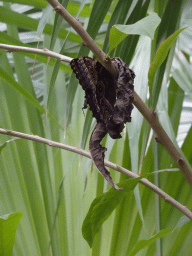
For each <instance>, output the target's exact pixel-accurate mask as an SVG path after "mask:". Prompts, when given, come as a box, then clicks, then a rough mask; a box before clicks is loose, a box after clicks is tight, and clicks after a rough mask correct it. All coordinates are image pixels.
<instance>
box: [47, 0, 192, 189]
mask: <svg viewBox="0 0 192 256" xmlns="http://www.w3.org/2000/svg"><path fill="white" fill-rule="evenodd" d="M47 2H49V3H50V4H51V5H52V7H53V8H54V9H55V11H56V12H58V13H59V14H60V15H61V16H62V17H63V18H64V19H65V20H66V21H67V22H68V23H69V24H70V25H71V26H72V27H73V28H74V29H75V30H76V32H77V33H78V34H79V35H80V36H81V38H82V39H83V42H84V43H85V44H86V46H87V47H89V49H90V50H91V51H92V52H93V53H94V54H95V55H96V56H97V58H98V60H99V61H100V62H101V64H103V65H104V66H105V67H106V69H108V71H109V72H111V74H113V75H115V73H116V71H115V68H114V67H113V64H112V62H111V61H110V58H107V59H106V54H105V53H104V52H103V51H102V50H101V49H100V47H99V46H98V45H97V44H96V43H95V42H94V40H93V39H92V38H91V37H90V35H89V34H88V33H87V31H86V30H85V29H84V28H83V26H82V24H81V23H80V22H79V21H78V20H76V19H75V18H74V17H73V16H72V15H70V14H69V13H68V12H67V10H66V9H65V8H64V7H63V6H62V5H61V4H60V3H59V2H58V1H57V0H47ZM133 96H134V102H133V103H134V105H135V106H136V108H137V109H138V110H139V111H140V112H141V114H142V115H143V116H144V117H145V118H146V120H147V121H148V122H149V124H150V125H151V127H152V128H153V130H154V131H155V133H156V135H157V141H158V142H160V143H161V145H162V146H163V147H164V148H165V149H166V150H167V151H168V153H169V154H170V156H171V157H172V159H173V161H174V162H175V163H176V164H177V165H178V167H179V170H180V171H181V172H182V174H183V176H184V178H185V179H186V181H187V182H188V184H189V185H190V187H192V169H191V167H190V166H189V165H188V163H187V162H186V160H185V158H184V156H183V155H182V154H181V153H180V151H179V150H178V149H177V148H176V147H175V145H174V144H173V142H172V141H171V139H170V138H169V136H168V134H167V133H166V132H165V130H164V129H163V127H162V125H161V124H160V122H159V121H158V117H157V115H156V114H155V112H154V111H153V110H151V109H150V108H148V107H147V105H146V104H145V103H144V102H143V100H142V99H141V98H140V97H139V95H138V94H137V93H136V92H134V94H133Z"/></svg>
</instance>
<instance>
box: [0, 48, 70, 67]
mask: <svg viewBox="0 0 192 256" xmlns="http://www.w3.org/2000/svg"><path fill="white" fill-rule="evenodd" d="M0 48H1V49H5V50H7V51H8V52H16V51H17V52H30V53H35V54H42V55H47V56H49V57H53V58H55V59H58V60H60V61H65V62H68V63H70V62H71V60H72V58H70V57H67V56H65V55H62V54H59V53H56V52H53V51H50V50H49V49H47V48H43V49H38V48H31V47H24V46H17V45H9V44H0Z"/></svg>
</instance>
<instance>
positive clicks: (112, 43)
mask: <svg viewBox="0 0 192 256" xmlns="http://www.w3.org/2000/svg"><path fill="white" fill-rule="evenodd" d="M160 21H161V19H160V18H159V16H158V15H157V14H156V13H152V14H150V15H149V16H147V17H145V18H143V19H141V20H140V21H137V22H136V23H134V24H131V25H115V26H113V27H112V28H111V31H110V35H109V51H111V50H113V49H114V48H115V47H116V46H117V45H118V44H119V43H120V42H121V41H123V39H124V38H125V37H127V36H128V35H142V36H148V37H150V38H151V39H153V38H154V33H155V30H156V28H157V27H158V25H159V23H160Z"/></svg>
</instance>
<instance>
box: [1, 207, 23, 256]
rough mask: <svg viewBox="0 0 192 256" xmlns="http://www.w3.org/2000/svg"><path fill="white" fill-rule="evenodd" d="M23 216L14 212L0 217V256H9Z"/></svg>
mask: <svg viewBox="0 0 192 256" xmlns="http://www.w3.org/2000/svg"><path fill="white" fill-rule="evenodd" d="M22 216H23V214H22V213H21V212H14V213H10V214H6V215H4V216H1V217H0V255H1V256H11V255H12V251H13V245H14V240H15V234H16V230H17V226H18V224H19V222H20V219H21V217H22Z"/></svg>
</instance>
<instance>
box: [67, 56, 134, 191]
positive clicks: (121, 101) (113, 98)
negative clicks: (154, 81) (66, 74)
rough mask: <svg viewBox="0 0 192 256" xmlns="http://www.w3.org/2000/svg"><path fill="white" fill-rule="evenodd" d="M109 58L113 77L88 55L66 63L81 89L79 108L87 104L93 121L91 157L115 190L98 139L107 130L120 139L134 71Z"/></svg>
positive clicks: (128, 109) (128, 117)
mask: <svg viewBox="0 0 192 256" xmlns="http://www.w3.org/2000/svg"><path fill="white" fill-rule="evenodd" d="M111 61H112V63H113V64H114V66H115V68H116V71H117V74H118V75H117V76H116V77H113V75H111V74H110V73H109V71H108V70H107V69H106V68H105V67H104V66H103V65H102V64H100V62H98V61H95V60H94V59H93V58H90V57H88V56H83V57H80V58H77V59H73V60H72V61H71V62H70V65H71V68H72V70H73V72H74V73H75V75H76V77H77V79H78V80H79V83H80V85H81V86H82V88H83V90H84V91H85V102H84V107H83V108H87V105H89V107H90V110H91V111H92V113H93V117H95V118H96V120H97V125H96V126H95V128H94V130H93V132H92V135H91V138H90V142H89V150H90V153H91V156H92V159H93V161H94V163H95V165H96V167H97V169H98V170H99V172H100V173H101V174H102V175H103V176H104V177H105V179H106V180H107V181H108V182H109V183H110V184H111V185H112V186H113V187H114V188H116V189H118V187H117V185H115V184H114V183H113V181H112V178H111V176H110V174H109V172H108V171H107V169H106V168H105V167H104V152H105V151H106V148H104V147H102V146H101V145H100V142H101V140H102V139H103V137H104V136H105V135H106V134H107V133H109V135H110V136H111V138H113V139H117V138H121V134H120V133H121V132H122V130H123V128H124V124H125V123H126V122H130V121H131V111H132V109H133V104H132V103H133V90H134V86H133V82H134V78H135V74H134V72H133V71H132V70H131V69H129V68H128V65H127V64H126V63H125V62H123V61H122V60H121V59H120V58H117V57H116V58H112V59H111Z"/></svg>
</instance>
